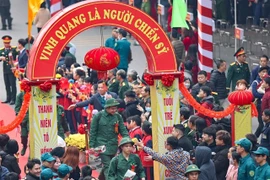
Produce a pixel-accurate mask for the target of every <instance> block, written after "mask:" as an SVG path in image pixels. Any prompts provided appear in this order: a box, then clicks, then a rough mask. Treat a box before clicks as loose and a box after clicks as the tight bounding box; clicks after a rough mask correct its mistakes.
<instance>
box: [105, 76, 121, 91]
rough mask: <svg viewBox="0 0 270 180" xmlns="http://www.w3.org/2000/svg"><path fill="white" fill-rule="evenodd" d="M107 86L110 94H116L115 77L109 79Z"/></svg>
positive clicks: (117, 85) (116, 83) (117, 83)
mask: <svg viewBox="0 0 270 180" xmlns="http://www.w3.org/2000/svg"><path fill="white" fill-rule="evenodd" d="M107 84H108V87H109V91H110V92H114V93H116V94H118V88H119V81H117V80H116V78H115V77H114V78H112V79H110V80H109V81H108V82H107Z"/></svg>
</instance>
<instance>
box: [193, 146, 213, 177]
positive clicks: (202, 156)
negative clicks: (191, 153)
mask: <svg viewBox="0 0 270 180" xmlns="http://www.w3.org/2000/svg"><path fill="white" fill-rule="evenodd" d="M211 156H212V155H211V149H210V148H208V147H206V146H197V147H196V150H195V159H196V165H197V166H198V167H199V168H200V170H201V173H200V175H199V179H200V180H217V178H216V169H215V165H214V163H213V161H212V160H211Z"/></svg>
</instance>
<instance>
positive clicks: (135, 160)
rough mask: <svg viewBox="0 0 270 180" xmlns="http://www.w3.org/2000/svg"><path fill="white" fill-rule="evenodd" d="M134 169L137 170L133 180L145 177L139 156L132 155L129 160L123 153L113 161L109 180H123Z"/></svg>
mask: <svg viewBox="0 0 270 180" xmlns="http://www.w3.org/2000/svg"><path fill="white" fill-rule="evenodd" d="M132 168H135V169H134V172H135V173H136V176H135V177H134V178H133V180H137V179H141V178H144V177H145V173H144V168H143V166H142V163H141V160H140V158H139V157H138V155H136V154H130V155H129V158H128V160H127V159H126V158H125V157H124V156H123V154H122V153H121V154H119V155H118V156H116V157H114V158H113V159H112V160H111V163H110V167H109V175H108V180H122V179H124V175H125V174H126V172H127V170H132Z"/></svg>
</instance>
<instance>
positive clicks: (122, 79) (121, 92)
mask: <svg viewBox="0 0 270 180" xmlns="http://www.w3.org/2000/svg"><path fill="white" fill-rule="evenodd" d="M126 78H127V75H126V71H124V70H123V69H120V70H118V71H117V73H116V79H117V81H118V82H119V89H118V96H119V98H120V99H124V98H125V92H126V91H128V90H129V85H128V81H127V79H126Z"/></svg>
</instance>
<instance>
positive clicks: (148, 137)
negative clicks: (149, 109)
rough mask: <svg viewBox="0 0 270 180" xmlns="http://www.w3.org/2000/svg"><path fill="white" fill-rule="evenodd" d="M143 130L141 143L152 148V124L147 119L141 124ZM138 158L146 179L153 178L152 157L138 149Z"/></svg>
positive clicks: (152, 179) (150, 179) (151, 179)
mask: <svg viewBox="0 0 270 180" xmlns="http://www.w3.org/2000/svg"><path fill="white" fill-rule="evenodd" d="M142 132H143V139H142V142H143V145H144V146H146V147H148V148H151V149H152V148H153V142H152V124H151V123H150V122H148V121H144V122H143V125H142ZM140 158H141V161H142V165H143V167H144V171H145V175H146V179H147V180H154V170H153V166H154V164H153V159H152V156H149V155H148V154H147V153H146V152H145V151H140Z"/></svg>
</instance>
